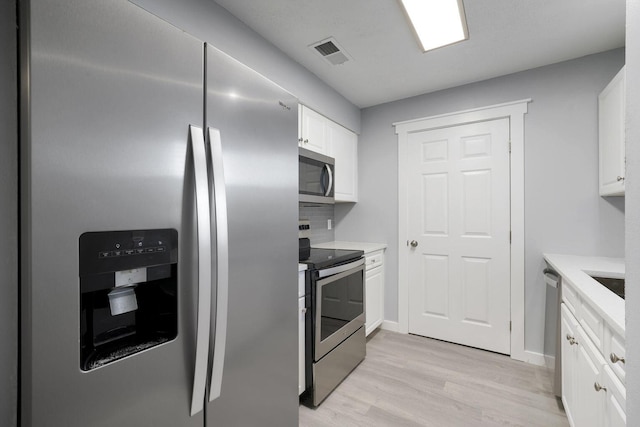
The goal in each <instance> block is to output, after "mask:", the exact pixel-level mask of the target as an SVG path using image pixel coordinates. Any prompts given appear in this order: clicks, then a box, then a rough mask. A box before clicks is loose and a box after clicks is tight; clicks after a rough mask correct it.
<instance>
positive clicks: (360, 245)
mask: <svg viewBox="0 0 640 427" xmlns="http://www.w3.org/2000/svg"><path fill="white" fill-rule="evenodd" d="M311 247H312V248H318V249H347V250H352V251H364V253H365V254H369V253H371V252H375V251H380V250H383V249H386V248H387V244H386V243H364V242H341V241H334V242H327V243H318V244H315V245H311Z"/></svg>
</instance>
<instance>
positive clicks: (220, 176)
mask: <svg viewBox="0 0 640 427" xmlns="http://www.w3.org/2000/svg"><path fill="white" fill-rule="evenodd" d="M209 156H210V160H211V163H210V164H211V170H212V173H211V175H210V178H211V179H212V181H213V182H212V184H211V190H212V191H213V196H212V197H211V212H212V214H213V215H214V216H215V232H216V259H215V265H216V322H215V336H214V338H213V362H212V364H211V381H210V385H211V388H210V390H209V402H212V401H213V400H215V399H217V398H218V397H220V391H221V387H222V374H223V371H224V357H225V348H226V343H227V309H228V301H229V236H228V227H227V224H228V223H227V193H226V188H225V181H224V168H223V164H222V139H221V137H220V130H218V129H215V128H209Z"/></svg>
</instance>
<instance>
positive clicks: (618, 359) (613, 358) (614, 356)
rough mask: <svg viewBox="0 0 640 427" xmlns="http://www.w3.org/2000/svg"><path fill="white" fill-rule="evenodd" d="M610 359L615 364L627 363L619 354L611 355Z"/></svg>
mask: <svg viewBox="0 0 640 427" xmlns="http://www.w3.org/2000/svg"><path fill="white" fill-rule="evenodd" d="M609 359H611V362H613V363H618V362H622V363H625V362H624V357H619V356H618V355H617V354H615V353H611V354H610V355H609Z"/></svg>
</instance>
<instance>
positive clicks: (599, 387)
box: [593, 381, 607, 391]
mask: <svg viewBox="0 0 640 427" xmlns="http://www.w3.org/2000/svg"><path fill="white" fill-rule="evenodd" d="M593 388H595V389H596V391H600V390H604V391H607V388H606V387H603V386H601V385H600V384H598V382H597V381H596V382H595V383H593Z"/></svg>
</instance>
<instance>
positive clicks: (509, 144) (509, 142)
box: [509, 140, 511, 154]
mask: <svg viewBox="0 0 640 427" xmlns="http://www.w3.org/2000/svg"><path fill="white" fill-rule="evenodd" d="M509 154H511V140H509Z"/></svg>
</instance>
